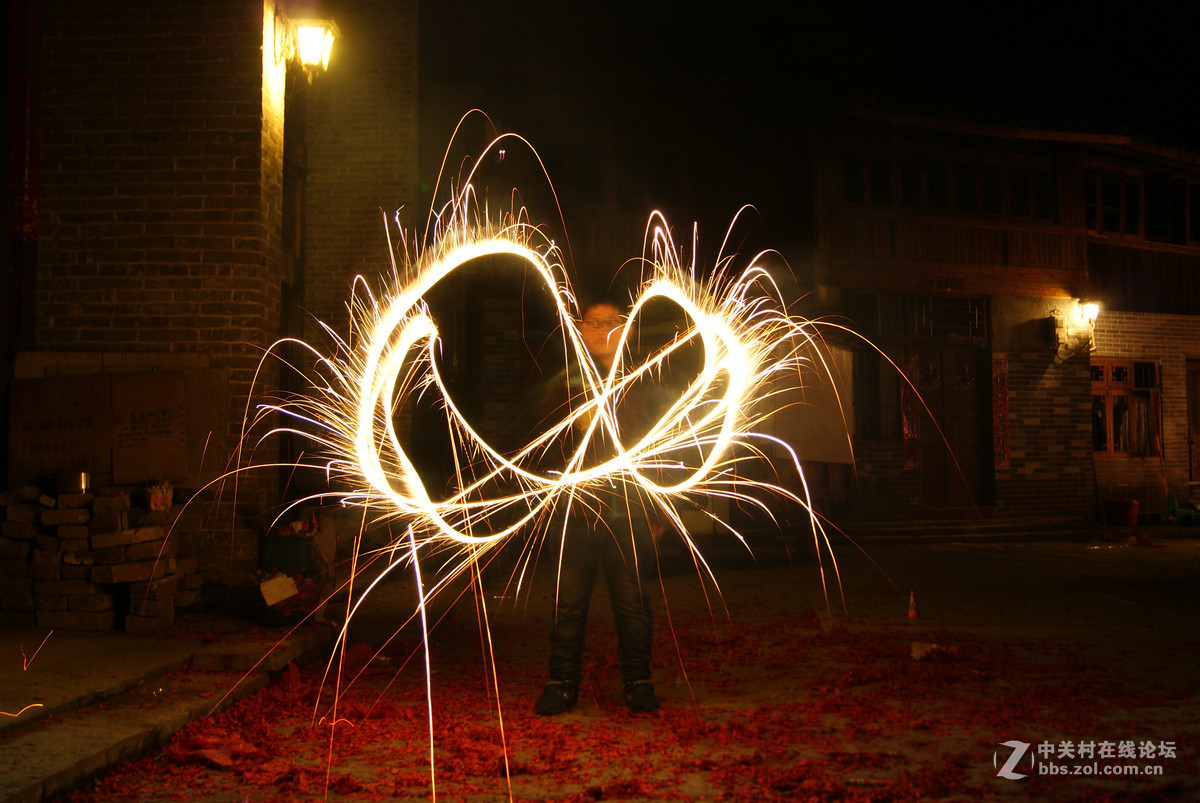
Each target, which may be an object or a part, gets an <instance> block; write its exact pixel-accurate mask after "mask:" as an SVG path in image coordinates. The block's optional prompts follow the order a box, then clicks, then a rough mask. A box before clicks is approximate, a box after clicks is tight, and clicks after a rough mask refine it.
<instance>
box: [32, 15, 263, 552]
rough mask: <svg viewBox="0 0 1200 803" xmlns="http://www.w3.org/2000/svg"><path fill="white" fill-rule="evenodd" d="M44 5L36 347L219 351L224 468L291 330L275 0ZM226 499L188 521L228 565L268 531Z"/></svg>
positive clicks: (243, 489) (245, 502)
mask: <svg viewBox="0 0 1200 803" xmlns="http://www.w3.org/2000/svg"><path fill="white" fill-rule="evenodd" d="M42 16H43V25H44V41H43V58H44V65H43V86H42V129H41V133H42V151H41V156H42V160H41V208H40V219H41V236H40V239H39V243H38V248H39V256H38V285H37V333H36V344H37V348H38V349H39V350H43V351H65V350H71V351H122V352H139V351H143V352H164V351H165V352H203V353H207V354H208V355H210V356H211V361H212V365H214V366H215V367H221V368H227V369H229V371H230V379H231V384H230V388H231V390H230V399H229V406H230V409H231V410H232V411H234V414H233V415H231V416H230V418H231V422H230V426H229V429H228V431H226V432H223V433H215V437H214V438H213V440H212V442H211V445H210V449H211V451H212V459H213V460H215V461H218V462H220V463H223V462H224V461H225V460H226V458H227V457H228V456H229V455H230V454H231V453H232V451H233V449H234V447H235V444H236V442H237V439H238V437H239V435H240V423H241V411H243V410H245V409H246V406H247V399H248V397H249V395H250V393H251V383H252V381H254V376H255V370H256V368H257V367H258V363H259V359H260V349H261V348H262V347H263V346H265V345H268V344H269V343H270V342H272V341H273V340H274V339H275V337H276V336H277V334H278V331H279V304H280V301H279V299H280V276H281V265H282V257H281V252H280V247H279V242H280V234H279V232H280V229H281V222H280V207H281V203H280V196H281V190H280V187H281V178H280V172H281V167H280V166H281V163H282V139H283V137H282V124H283V123H282V114H281V110H282V82H281V81H280V80H278V79H279V75H281V74H282V73H281V70H282V69H283V68H282V67H281V66H278V65H277V64H276V63H275V59H274V53H273V46H272V43H273V34H274V30H273V24H272V21H273V4H272V3H270V2H269V1H268V3H267V4H266V5H265V6H264V4H263V3H262V2H254V1H253V0H224V1H223V2H222V0H217V1H216V2H206V3H203V4H196V3H192V2H188V1H187V0H130V1H129V2H122V3H120V4H117V3H111V2H100V3H97V2H92V1H91V0H46V2H45V3H44V4H43V13H42ZM264 67H266V72H264ZM276 73H278V75H277V74H276ZM258 381H260V382H263V383H264V384H265V385H267V386H269V384H270V383H271V381H272V376H271V375H270V374H269V373H268V375H266V376H265V377H264V376H260V377H259V379H258ZM272 485H273V478H272V477H266V476H256V477H249V478H247V480H246V481H244V482H242V483H241V484H240V487H239V489H238V499H237V507H238V509H239V510H254V509H263V508H264V507H265V506H267V505H268V504H270V502H271V500H272V499H273V498H274V500H275V501H277V499H278V491H273V490H272ZM222 500H223V501H222V503H221V504H220V505H217V506H216V507H213V506H208V507H206V508H205V509H204V511H203V513H204V515H205V517H206V518H207V524H204V525H202V524H201V523H200V522H199V520H198V518H197V520H196V521H194V522H193V523H192V526H191V529H192V530H193V531H194V532H196V533H199V532H200V531H202V530H203V531H204V532H205V533H207V535H206V537H208V538H210V539H211V542H209V543H206V544H204V548H203V549H201V550H199V554H200V557H201V562H202V566H203V567H205V568H207V569H208V570H209V571H212V572H215V573H221V574H223V575H224V574H226V573H230V572H233V573H236V572H238V571H239V570H240V569H243V568H248V567H250V566H252V565H253V564H254V562H255V560H256V556H257V539H256V537H252V536H256V532H255V531H254V530H249V531H245V530H241V529H240V528H242V527H244V526H245V524H246V521H245V517H244V516H242V515H240V514H235V513H234V507H233V499H232V495H230V494H226V495H224V496H223V497H222ZM196 512H197V514H198V513H199V512H200V511H196ZM197 537H199V536H197ZM194 546H195V545H194Z"/></svg>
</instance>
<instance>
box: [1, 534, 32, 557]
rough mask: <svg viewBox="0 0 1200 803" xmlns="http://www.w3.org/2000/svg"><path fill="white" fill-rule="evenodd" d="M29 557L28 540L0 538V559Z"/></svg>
mask: <svg viewBox="0 0 1200 803" xmlns="http://www.w3.org/2000/svg"><path fill="white" fill-rule="evenodd" d="M27 557H29V542H28V541H17V540H14V539H12V538H0V559H4V558H27Z"/></svg>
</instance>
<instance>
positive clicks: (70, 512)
mask: <svg viewBox="0 0 1200 803" xmlns="http://www.w3.org/2000/svg"><path fill="white" fill-rule="evenodd" d="M91 517H92V511H90V510H87V509H86V508H69V509H64V510H44V511H42V526H44V527H56V526H58V525H60V524H86V523H87V520H88V519H90V518H91Z"/></svg>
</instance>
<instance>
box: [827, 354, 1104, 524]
mask: <svg viewBox="0 0 1200 803" xmlns="http://www.w3.org/2000/svg"><path fill="white" fill-rule="evenodd" d="M993 356H994V357H1003V358H1005V359H1006V360H1007V362H1008V436H1009V461H1008V466H1007V467H1003V468H996V469H995V479H994V482H995V515H996V518H998V519H1010V520H1019V519H1032V518H1038V519H1076V520H1090V519H1092V518H1094V516H1095V511H1096V504H1095V494H1094V491H1093V488H1094V479H1093V466H1092V463H1093V461H1092V440H1091V438H1092V430H1091V410H1092V408H1091V385H1090V374H1089V363H1088V359H1087V355H1086V354H1084V355H1080V356H1078V357H1076V358H1075V359H1072V360H1069V361H1068V362H1066V363H1065V364H1063V365H1055V364H1054V363H1053V355H1052V354H1050V353H1049V352H1042V351H1039V352H1009V353H999V352H997V353H994V354H993ZM854 457H855V481H856V487H855V488H854V489H853V490H852V495H853V497H854V500H855V501H854V502H853V503H852V509H851V510H850V511H849V514H850V517H851V518H853V519H861V520H866V521H888V520H898V519H899V520H903V519H912V518H916V517H918V516H920V515H921V508H920V505H919V500H920V497H921V488H920V473H919V470H918V469H916V468H905V467H904V460H903V454H902V449H901V444H900V441H899V440H898V439H897V440H895V441H870V440H859V441H857V442H856V443H855V446H854ZM985 459H986V455H985Z"/></svg>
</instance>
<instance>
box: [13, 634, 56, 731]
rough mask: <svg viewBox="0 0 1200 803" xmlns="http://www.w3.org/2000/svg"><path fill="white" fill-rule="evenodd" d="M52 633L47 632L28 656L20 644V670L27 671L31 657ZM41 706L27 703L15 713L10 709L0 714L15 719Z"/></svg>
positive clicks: (31, 661)
mask: <svg viewBox="0 0 1200 803" xmlns="http://www.w3.org/2000/svg"><path fill="white" fill-rule="evenodd" d="M53 635H54V631H53V630H51V631H50V632H49V633H47V634H46V636H45V638H43V639H42V641H41V643H40V644H38V646H37V649H36V650H34V651H33V655H30V656H26V655H25V645H24V644H22V645H20V649H21V671H22V672H28V671H29V665H30V664H32V663H33V659H34V658H37V656H38V653H39V652H41V651H42V647H44V646H46V642H47V641H49V640H50V637H51V636H53ZM42 707H43V705H42V703H29V704H28V705H26V706H25V707H23V708H22V709H21V710H20V711H17V712H16V713H15V714H14V713H12V712H11V711H0V716H4V717H11V718H13V719H17V718H18V717H20V716H21V715H22V714H24V713H25V712H26V711H32V710H33V709H35V708H42Z"/></svg>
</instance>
